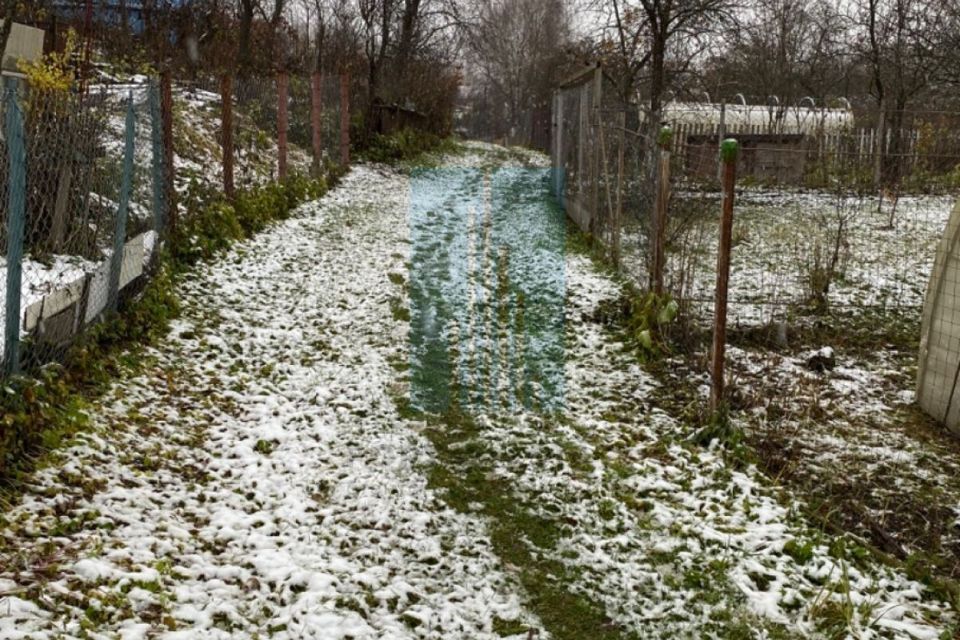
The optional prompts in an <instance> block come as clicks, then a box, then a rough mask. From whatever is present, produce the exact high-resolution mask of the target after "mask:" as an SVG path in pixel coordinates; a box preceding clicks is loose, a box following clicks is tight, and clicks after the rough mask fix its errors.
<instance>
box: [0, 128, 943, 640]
mask: <svg viewBox="0 0 960 640" xmlns="http://www.w3.org/2000/svg"><path fill="white" fill-rule="evenodd" d="M529 160H530V159H529V158H527V159H524V158H519V162H518V158H517V156H512V155H511V154H508V153H504V152H503V151H502V150H499V149H497V148H492V147H487V146H483V145H472V146H470V147H469V148H468V151H467V152H466V153H465V154H464V155H462V156H460V157H458V158H456V162H457V163H458V164H459V165H460V166H464V165H467V166H480V167H498V166H501V165H503V164H505V163H508V162H518V163H519V164H528V163H529V162H528V161H529ZM482 175H483V174H482V173H481V174H480V176H481V178H480V179H481V180H482ZM518 175H524V176H526V177H525V178H523V179H522V180H520V181H519V182H518V184H517V185H516V188H515V189H512V190H507V191H506V192H505V193H508V194H510V198H512V199H506V200H504V201H503V202H502V204H501V206H503V207H504V209H505V210H506V211H507V212H509V213H507V215H513V216H516V217H517V218H521V219H523V221H524V224H525V225H536V224H537V221H543V222H544V223H545V222H546V221H547V220H552V219H553V217H552V216H553V215H554V214H555V213H556V210H555V209H554V205H553V204H552V203H550V202H549V200H548V198H546V195H545V193H546V191H545V190H546V186H547V185H546V181H545V180H544V181H542V182H538V181H535V180H532V178H531V177H530V176H531V174H529V173H526V174H518ZM475 188H477V185H476V184H471V183H470V182H469V181H465V182H461V183H459V184H457V183H451V186H450V189H449V193H448V197H447V198H446V199H441V200H438V202H437V207H436V211H435V214H436V215H435V217H434V218H435V219H436V220H438V227H437V228H438V234H437V236H438V238H442V237H444V234H443V233H441V232H440V230H442V229H443V228H444V227H443V225H441V224H439V221H440V220H442V218H443V216H444V215H446V214H448V213H450V212H451V211H452V210H455V209H456V203H457V202H459V201H460V200H461V199H462V198H464V197H466V196H467V195H468V192H469V191H470V190H473V189H475ZM408 189H409V179H408V178H407V177H406V176H404V175H402V174H400V173H397V172H395V171H393V170H389V169H385V168H377V167H360V168H355V169H354V170H353V171H352V173H351V174H350V175H348V176H347V178H346V179H345V181H344V183H343V184H342V185H341V186H340V187H338V188H337V189H335V190H333V191H332V192H330V193H329V194H328V195H327V196H326V197H325V198H324V199H323V200H321V201H320V202H319V203H316V204H312V205H307V206H305V207H303V208H301V209H300V210H299V211H298V213H297V214H296V215H295V216H294V217H293V218H292V219H291V220H288V221H286V222H284V223H281V224H278V225H276V226H274V227H272V228H271V229H269V230H267V231H266V232H265V233H263V234H261V235H260V236H258V237H257V238H255V239H253V240H251V241H249V242H244V243H241V244H239V245H238V246H237V247H236V249H235V250H233V251H232V252H231V253H230V254H228V255H226V256H225V257H224V259H223V260H221V261H220V262H218V263H217V264H214V265H211V266H209V267H207V268H204V269H203V270H202V273H200V274H199V275H198V277H197V278H196V279H194V280H192V281H191V282H189V283H185V284H184V285H183V286H182V291H181V294H182V297H183V299H184V307H185V309H184V314H183V317H182V318H181V319H180V320H179V321H177V322H176V323H175V324H174V326H173V327H172V330H171V333H170V336H169V337H168V338H167V339H166V340H165V341H164V342H163V343H162V346H160V347H158V348H156V349H150V350H147V351H146V352H145V353H144V354H143V356H144V357H143V359H144V362H143V364H142V366H141V367H140V369H139V370H138V371H136V372H132V373H131V374H130V375H129V377H128V378H127V379H125V380H122V381H119V382H118V383H117V384H116V385H115V386H114V388H113V389H112V391H111V392H110V393H108V394H107V395H106V396H105V397H104V398H103V399H102V400H101V401H98V402H97V403H96V404H94V405H93V406H91V407H90V408H89V410H88V413H89V414H90V416H91V420H92V421H93V424H94V425H95V428H94V429H92V430H91V431H90V432H89V433H88V434H86V435H83V436H80V437H79V438H78V440H77V442H76V443H75V445H74V446H72V447H70V448H68V449H66V450H64V451H63V452H62V453H61V455H60V459H59V460H57V461H55V464H52V465H50V466H48V467H46V468H45V469H44V470H42V471H40V472H39V473H38V474H37V476H36V477H35V479H34V481H33V483H32V485H31V488H30V489H29V490H28V491H27V493H26V495H25V496H24V497H23V499H22V501H21V502H20V503H19V504H17V505H15V506H13V507H12V508H11V509H8V510H6V511H5V513H4V520H3V526H2V529H0V567H2V569H0V637H5V638H25V637H32V638H56V637H70V636H79V635H82V634H84V633H85V634H87V635H88V636H90V637H103V638H106V637H125V638H126V637H129V638H136V637H167V638H196V637H210V638H251V637H255V636H257V637H263V636H264V635H271V634H272V637H275V638H281V639H282V638H303V637H316V638H324V639H326V638H347V637H350V638H354V639H366V638H398V639H399V638H437V639H440V638H442V639H443V640H449V639H452V638H463V639H467V638H470V639H474V638H496V637H513V638H516V639H517V640H521V639H523V638H528V637H529V635H528V634H529V633H530V631H531V630H532V632H533V634H534V635H539V637H540V638H549V637H554V638H570V639H576V640H582V639H583V638H591V639H592V640H593V639H597V640H602V639H607V638H644V637H650V638H660V637H669V636H670V635H673V636H679V637H696V638H728V637H731V636H735V635H736V634H739V635H741V636H742V637H772V638H777V637H779V638H784V637H805V636H809V637H856V638H864V639H873V638H910V637H912V638H937V637H940V636H941V635H942V634H947V635H949V634H950V633H952V631H951V630H952V629H953V628H954V623H955V615H954V613H953V612H952V610H951V609H950V607H949V605H947V604H946V603H944V602H942V601H940V600H938V598H937V597H936V596H935V594H933V593H932V592H930V591H929V590H927V589H926V588H925V587H924V586H923V585H921V584H919V583H917V582H915V581H912V580H910V579H908V578H907V577H905V576H904V575H903V573H901V572H899V571H897V570H893V569H890V568H886V567H884V566H881V565H880V564H879V563H878V562H877V561H876V560H875V559H874V558H873V557H872V556H870V555H868V554H864V553H862V551H861V550H860V549H859V548H858V547H856V545H853V544H851V543H849V541H847V542H842V541H840V540H839V539H832V538H826V537H818V536H816V535H814V533H813V532H812V531H811V530H810V529H808V528H807V527H806V526H805V525H804V524H803V521H802V519H801V518H800V517H799V516H797V515H795V513H794V511H795V509H794V503H793V502H792V501H791V499H790V498H789V497H787V498H781V497H779V496H776V495H774V494H773V493H772V491H771V490H770V489H768V488H766V486H765V482H764V480H763V478H762V477H761V476H760V474H759V473H758V472H757V471H756V470H755V469H753V468H750V467H742V466H731V464H729V463H728V462H727V461H726V460H725V456H724V453H723V451H722V450H720V449H708V448H702V447H699V446H696V445H693V444H691V443H690V442H689V439H688V435H689V433H688V429H687V428H685V427H684V425H683V423H681V422H679V421H678V420H677V419H676V418H675V417H673V416H671V415H670V413H668V412H667V411H664V410H663V409H660V408H657V406H656V398H657V390H658V389H662V388H663V386H662V384H661V383H659V382H657V381H656V380H655V379H654V378H653V377H652V376H651V375H649V374H648V373H646V372H645V371H644V369H643V368H642V367H641V366H640V365H639V364H638V362H637V360H636V358H635V355H634V354H633V352H632V351H630V350H629V349H628V348H626V346H625V345H624V342H623V340H622V338H621V335H620V331H619V328H618V327H617V326H616V325H611V324H608V323H607V322H606V321H604V320H603V316H604V314H603V313H602V312H601V308H602V307H604V306H605V305H607V304H608V303H609V302H610V301H612V300H616V299H617V298H619V297H620V296H621V295H622V291H621V286H620V284H618V283H617V282H616V281H615V280H614V279H612V278H611V277H609V276H607V275H605V274H603V273H601V272H600V271H599V270H598V268H597V267H596V266H595V265H594V264H593V263H591V262H590V261H589V260H588V259H587V258H586V257H584V256H583V255H582V254H580V253H579V252H577V251H574V252H568V253H566V254H565V255H564V256H563V260H562V265H563V268H564V276H563V282H564V287H565V296H564V305H563V308H562V314H563V318H562V319H563V332H564V335H565V342H566V344H565V358H564V361H563V363H562V364H563V371H564V379H565V384H564V387H563V389H564V397H565V399H564V404H563V409H562V410H560V411H555V412H550V413H541V412H534V411H523V410H520V411H485V412H481V411H477V412H474V413H464V412H461V411H458V409H457V407H456V406H452V407H450V409H449V410H448V411H447V412H445V413H444V414H423V413H418V412H415V411H413V410H412V409H411V407H410V406H409V390H410V385H411V366H410V365H411V360H410V358H411V352H410V350H409V349H408V346H407V345H408V329H409V325H408V320H409V319H410V318H411V317H413V311H415V309H413V305H414V304H415V302H416V301H415V300H414V299H412V298H411V296H410V295H409V292H410V286H411V282H410V278H409V274H410V266H411V265H410V264H409V261H410V260H412V259H413V257H414V256H413V248H414V247H413V246H412V245H411V241H410V238H409V235H408V233H409V231H408V227H407V222H408V221H409V217H408V213H409V203H408V201H407V193H408ZM450 215H453V214H452V213H450ZM422 222H424V223H426V222H425V221H423V220H422ZM482 273H485V274H486V276H485V277H482V278H478V277H477V275H478V274H482ZM467 279H468V282H469V283H470V284H471V285H472V286H473V287H474V291H476V292H477V293H478V294H479V293H481V292H482V295H483V296H484V298H485V299H488V300H495V299H496V297H497V295H498V293H497V291H498V289H499V287H496V286H495V282H496V281H495V280H494V279H493V278H490V277H489V271H486V270H483V269H481V270H479V271H478V270H477V269H471V270H469V271H468V273H467ZM495 345H496V342H495V341H489V342H483V341H478V342H477V353H478V354H482V353H483V352H484V351H485V350H490V349H493V348H495Z"/></svg>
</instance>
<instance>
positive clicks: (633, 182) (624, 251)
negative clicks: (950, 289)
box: [552, 68, 960, 325]
mask: <svg viewBox="0 0 960 640" xmlns="http://www.w3.org/2000/svg"><path fill="white" fill-rule="evenodd" d="M715 107H716V108H711V106H710V105H700V106H698V107H696V109H694V108H690V109H688V110H684V109H680V108H677V107H675V106H674V107H671V108H665V109H664V112H663V113H662V114H661V115H662V117H661V118H660V119H659V123H660V124H662V125H665V126H666V127H668V128H669V131H670V134H671V135H669V136H667V137H666V138H664V139H663V140H661V139H659V137H660V131H659V127H658V126H655V125H654V124H653V120H654V119H653V118H648V117H647V113H646V112H645V110H643V109H641V108H638V107H637V106H636V105H631V104H629V103H624V102H621V101H619V99H618V98H617V93H616V91H615V87H613V86H612V83H611V82H610V80H609V79H608V78H607V77H606V76H604V74H603V72H602V70H601V69H599V68H597V69H589V70H587V71H585V72H584V73H582V74H580V75H578V76H575V77H573V78H572V79H571V80H569V81H568V82H567V83H565V84H564V85H562V86H561V87H560V88H559V89H558V91H557V93H556V96H555V99H554V124H555V127H554V133H553V135H554V140H553V145H552V149H553V151H552V154H553V164H554V167H555V169H556V172H555V185H554V188H555V191H556V192H557V193H558V195H559V197H560V200H561V202H562V204H563V205H564V206H565V208H566V210H567V212H568V213H569V215H570V217H571V218H572V219H573V220H574V221H575V222H576V223H577V224H578V225H579V226H580V227H581V229H583V230H584V231H586V232H588V233H589V234H591V235H592V236H593V237H594V238H596V239H597V240H599V241H601V245H602V246H603V247H604V248H605V249H606V251H607V253H608V256H609V257H610V258H611V259H612V260H613V262H615V263H616V264H618V265H619V266H620V268H621V270H622V271H624V272H625V273H628V274H630V275H631V276H632V277H634V279H635V280H636V281H637V282H639V283H640V284H641V285H643V286H644V287H650V288H651V289H653V288H655V287H654V284H655V283H654V279H655V276H654V273H655V272H657V271H658V269H657V268H656V261H657V260H658V257H657V254H658V247H660V249H659V251H660V252H661V254H662V278H663V282H664V285H663V286H664V289H665V291H667V292H669V293H670V294H671V295H672V297H673V298H674V299H675V300H677V301H678V302H679V303H680V308H681V310H682V311H683V312H685V313H686V314H687V317H688V318H691V317H692V318H694V319H701V320H702V319H706V318H709V317H711V316H712V314H713V305H714V289H715V278H716V267H717V241H718V232H719V225H718V213H719V211H720V200H721V192H720V185H719V177H718V166H719V165H718V157H719V154H718V150H719V145H720V142H721V139H723V138H724V137H733V138H736V139H737V140H738V142H739V147H740V154H739V158H738V161H737V173H738V176H739V177H738V186H737V205H736V216H735V218H734V228H733V238H732V244H733V250H732V256H731V260H732V264H731V280H730V320H731V322H734V323H745V324H750V325H753V324H766V323H770V322H775V321H781V320H784V319H786V318H787V317H789V316H791V315H792V314H795V313H797V312H798V311H799V310H804V312H806V311H809V310H816V309H824V308H842V309H855V310H857V309H859V310H870V311H877V310H880V311H884V312H888V311H894V312H896V313H899V314H906V315H908V316H909V317H911V318H914V319H916V318H919V313H920V310H921V307H922V305H923V297H924V293H925V290H926V285H927V279H928V277H929V273H930V269H931V266H932V263H933V258H934V254H935V249H936V245H937V241H938V240H939V238H940V235H941V233H942V230H943V227H944V225H945V223H946V220H947V217H948V215H949V212H950V210H951V208H952V204H953V203H952V199H951V198H950V196H949V194H950V193H951V192H953V191H955V189H956V187H957V186H960V182H958V180H957V178H958V172H957V167H958V165H960V141H958V140H956V136H953V135H943V136H938V135H937V134H936V133H932V132H935V131H937V130H938V129H937V128H936V126H934V125H933V124H932V123H929V122H928V123H924V122H923V121H922V120H920V119H918V118H912V119H911V123H912V124H911V128H899V129H893V128H886V129H880V128H876V127H875V128H872V129H871V128H869V127H857V126H854V125H855V122H854V119H853V118H852V116H850V117H849V118H842V117H840V116H839V115H838V113H836V112H833V111H829V110H821V111H820V112H819V115H818V118H819V119H818V120H814V121H812V122H808V121H804V120H801V119H793V120H791V119H789V118H787V119H780V120H777V119H771V120H768V121H767V122H766V123H763V122H759V123H758V122H750V121H746V120H745V118H744V117H741V119H740V121H738V120H737V117H738V116H737V114H736V113H733V114H727V116H728V117H727V119H726V122H724V116H723V114H722V110H721V108H720V106H719V105H715ZM734 111H735V110H734ZM835 111H837V110H835ZM764 113H765V112H764ZM698 119H699V120H698ZM658 198H662V201H663V202H664V206H665V213H664V215H663V218H664V221H665V222H664V225H663V229H662V231H661V232H660V233H659V235H658V229H657V224H656V222H657V219H658V217H657V211H658V202H659V200H658Z"/></svg>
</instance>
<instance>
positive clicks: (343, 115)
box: [340, 73, 350, 168]
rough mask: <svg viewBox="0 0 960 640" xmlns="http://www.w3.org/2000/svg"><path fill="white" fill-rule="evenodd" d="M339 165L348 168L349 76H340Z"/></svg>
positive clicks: (345, 74) (346, 74)
mask: <svg viewBox="0 0 960 640" xmlns="http://www.w3.org/2000/svg"><path fill="white" fill-rule="evenodd" d="M340 164H341V165H343V167H344V168H346V167H348V166H350V74H348V73H344V74H341V75H340Z"/></svg>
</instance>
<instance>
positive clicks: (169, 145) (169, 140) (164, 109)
mask: <svg viewBox="0 0 960 640" xmlns="http://www.w3.org/2000/svg"><path fill="white" fill-rule="evenodd" d="M160 119H161V120H162V121H163V164H164V169H165V171H164V176H165V178H166V185H165V187H166V188H165V193H166V200H167V225H168V230H167V233H169V234H170V236H171V237H172V236H173V234H174V232H175V231H176V230H177V223H178V222H179V217H180V216H179V212H178V210H177V190H176V187H175V184H176V182H175V178H176V167H175V166H174V163H173V159H174V153H173V77H172V75H171V73H170V71H169V70H166V71H164V72H163V73H161V74H160Z"/></svg>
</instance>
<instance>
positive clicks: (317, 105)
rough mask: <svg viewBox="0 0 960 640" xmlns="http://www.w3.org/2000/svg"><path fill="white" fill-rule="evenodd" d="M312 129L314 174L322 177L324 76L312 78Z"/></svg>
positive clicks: (315, 75)
mask: <svg viewBox="0 0 960 640" xmlns="http://www.w3.org/2000/svg"><path fill="white" fill-rule="evenodd" d="M310 127H311V131H312V133H313V173H314V175H320V167H321V163H322V161H323V74H322V73H320V72H319V71H317V72H316V73H314V74H313V75H312V76H311V77H310Z"/></svg>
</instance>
